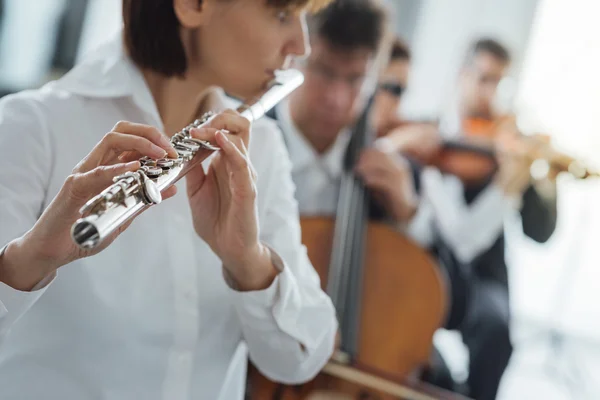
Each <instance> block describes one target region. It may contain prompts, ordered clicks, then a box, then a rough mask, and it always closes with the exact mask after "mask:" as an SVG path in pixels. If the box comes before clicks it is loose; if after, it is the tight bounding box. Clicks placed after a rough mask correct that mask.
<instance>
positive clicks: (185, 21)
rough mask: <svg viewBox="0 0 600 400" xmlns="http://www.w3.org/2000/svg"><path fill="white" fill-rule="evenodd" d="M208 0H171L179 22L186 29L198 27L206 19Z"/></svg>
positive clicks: (208, 7) (208, 6)
mask: <svg viewBox="0 0 600 400" xmlns="http://www.w3.org/2000/svg"><path fill="white" fill-rule="evenodd" d="M210 2H211V1H210V0H173V8H174V10H175V15H176V16H177V19H178V20H179V23H180V24H181V25H182V26H183V27H184V28H188V29H195V28H199V27H200V26H202V25H204V24H205V22H206V21H207V15H208V13H209V9H210V5H209V4H208V3H210Z"/></svg>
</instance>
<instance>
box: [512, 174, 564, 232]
mask: <svg viewBox="0 0 600 400" xmlns="http://www.w3.org/2000/svg"><path fill="white" fill-rule="evenodd" d="M521 204H522V207H521V219H522V226H523V233H524V234H525V235H527V236H528V237H530V238H531V239H533V240H535V241H536V242H538V243H545V242H546V241H548V240H549V239H550V237H551V236H552V234H553V233H554V230H555V229H556V220H557V216H558V215H557V195H556V183H553V182H547V183H542V184H540V185H537V186H534V185H531V186H529V187H528V188H527V189H526V190H525V192H524V193H523V198H522V203H521Z"/></svg>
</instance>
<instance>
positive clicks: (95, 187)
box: [64, 161, 140, 205]
mask: <svg viewBox="0 0 600 400" xmlns="http://www.w3.org/2000/svg"><path fill="white" fill-rule="evenodd" d="M139 168H140V163H139V162H138V161H132V162H130V163H127V164H115V165H108V166H99V167H96V168H94V169H92V170H91V171H88V172H85V173H79V174H74V175H70V176H69V177H68V178H67V182H66V183H65V186H64V187H65V188H66V190H67V191H68V198H69V199H70V200H71V201H72V202H73V203H75V204H77V205H83V204H85V202H86V201H88V200H89V199H90V198H92V197H93V196H95V195H97V194H99V193H100V192H102V191H103V190H104V189H106V188H107V187H109V186H110V185H112V184H113V178H114V177H115V176H118V175H121V174H124V173H126V172H130V171H131V172H133V171H136V170H137V169H139Z"/></svg>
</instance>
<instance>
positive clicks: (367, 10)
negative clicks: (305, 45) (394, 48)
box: [309, 0, 388, 52]
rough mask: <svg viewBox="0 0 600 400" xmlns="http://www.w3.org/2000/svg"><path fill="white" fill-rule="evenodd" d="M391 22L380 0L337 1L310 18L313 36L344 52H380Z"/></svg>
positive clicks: (310, 28) (310, 30)
mask: <svg viewBox="0 0 600 400" xmlns="http://www.w3.org/2000/svg"><path fill="white" fill-rule="evenodd" d="M387 22H388V21H387V17H386V9H385V7H384V6H383V5H382V4H381V2H379V1H377V0H336V1H334V2H332V3H331V4H330V5H329V6H327V7H325V8H324V9H323V10H322V11H320V12H319V13H316V14H315V15H313V16H312V17H311V18H309V32H310V34H311V35H314V36H316V37H319V38H321V39H324V40H325V41H327V42H328V43H329V44H331V45H332V46H334V47H335V48H337V49H340V50H343V51H353V50H356V49H360V48H366V49H369V50H371V51H373V52H377V51H378V49H379V48H380V45H381V44H382V40H383V39H384V37H385V32H386V28H387V25H386V23H387Z"/></svg>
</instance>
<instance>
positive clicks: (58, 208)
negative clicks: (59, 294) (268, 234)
mask: <svg viewBox="0 0 600 400" xmlns="http://www.w3.org/2000/svg"><path fill="white" fill-rule="evenodd" d="M142 156H148V157H151V158H155V159H158V158H163V157H177V152H176V151H175V149H174V148H173V147H172V146H171V144H170V142H169V139H168V138H167V137H166V136H165V135H163V134H162V133H160V132H159V131H158V130H157V129H156V128H154V127H151V126H147V125H141V124H135V123H130V122H119V123H118V124H117V125H115V127H114V128H113V130H112V131H111V132H109V133H107V134H106V135H105V136H104V137H103V138H102V140H101V141H100V142H99V143H98V144H97V145H96V146H95V147H94V149H93V150H92V151H91V152H90V153H89V154H88V155H87V156H86V157H85V158H84V159H83V160H82V161H81V162H79V164H77V166H76V167H75V168H74V169H73V171H72V174H71V175H69V176H68V177H67V179H66V180H65V183H64V184H63V186H62V188H61V190H60V191H59V193H58V194H57V195H56V197H55V198H54V199H53V200H52V202H51V203H50V205H49V206H48V207H47V208H46V209H45V210H44V212H43V214H42V216H41V217H40V218H39V219H38V220H37V222H36V223H35V225H34V226H33V228H32V229H31V230H29V231H28V232H27V233H26V234H25V235H24V236H22V237H21V238H19V239H17V240H15V241H13V242H11V243H10V244H9V246H8V247H7V249H6V252H5V254H4V256H3V257H2V258H1V259H0V281H2V282H4V283H5V284H7V285H9V286H12V287H13V288H15V289H18V290H31V288H32V287H34V286H35V285H36V284H37V283H38V282H40V281H42V280H43V279H44V278H46V277H47V276H49V275H52V274H53V273H54V272H55V271H56V270H57V269H58V268H60V267H61V266H63V265H66V264H68V263H70V262H72V261H75V260H77V259H80V258H83V257H88V256H91V255H93V254H96V253H98V252H100V251H102V250H103V249H104V248H106V247H107V246H108V245H110V243H112V241H113V240H114V239H115V238H116V237H117V236H118V235H119V234H120V233H121V232H123V231H124V230H125V229H127V227H128V226H129V224H130V223H131V221H130V222H129V223H128V224H125V225H124V226H123V227H121V228H120V229H119V230H118V231H117V232H115V233H114V234H113V235H111V236H110V237H108V238H107V239H106V240H105V241H104V242H103V243H102V244H101V245H100V246H99V247H98V248H96V249H93V250H90V251H88V250H82V249H80V248H79V247H78V246H77V245H76V244H75V243H74V242H73V240H72V239H71V226H72V225H73V223H74V222H75V221H76V220H77V219H78V218H79V217H80V214H79V209H80V208H81V207H82V206H83V205H84V204H85V203H86V202H87V201H88V200H89V199H90V198H92V197H93V196H95V195H97V194H98V193H100V192H101V191H102V190H104V189H106V188H107V187H108V186H110V185H111V184H112V183H113V181H112V179H113V177H115V176H118V175H120V174H123V173H125V172H128V171H135V170H137V169H138V168H139V167H140V163H139V162H138V161H131V160H137V159H138V158H140V157H142ZM175 193H176V188H175V186H172V187H170V188H169V189H168V190H166V191H165V192H163V193H162V196H163V199H167V198H169V197H171V196H173V195H174V194H175Z"/></svg>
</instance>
